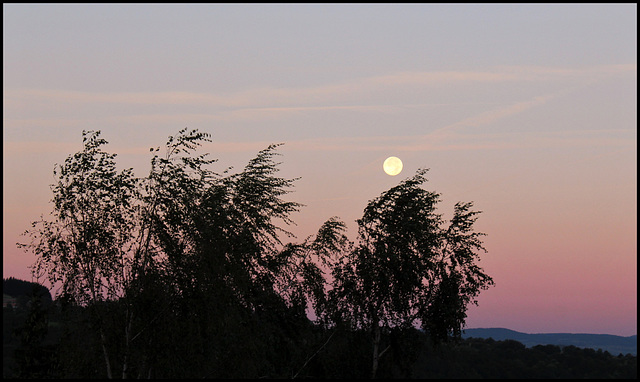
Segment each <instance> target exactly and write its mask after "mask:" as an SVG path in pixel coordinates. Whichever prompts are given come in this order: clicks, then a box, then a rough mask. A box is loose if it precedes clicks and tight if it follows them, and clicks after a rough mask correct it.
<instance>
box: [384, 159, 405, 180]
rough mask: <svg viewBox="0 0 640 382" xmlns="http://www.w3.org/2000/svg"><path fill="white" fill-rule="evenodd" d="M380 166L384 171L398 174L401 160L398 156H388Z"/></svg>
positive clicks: (400, 169)
mask: <svg viewBox="0 0 640 382" xmlns="http://www.w3.org/2000/svg"><path fill="white" fill-rule="evenodd" d="M382 168H383V169H384V172H386V173H387V174H389V175H391V176H394V175H398V174H400V171H402V161H401V160H400V158H396V157H389V158H387V159H385V161H384V163H383V164H382Z"/></svg>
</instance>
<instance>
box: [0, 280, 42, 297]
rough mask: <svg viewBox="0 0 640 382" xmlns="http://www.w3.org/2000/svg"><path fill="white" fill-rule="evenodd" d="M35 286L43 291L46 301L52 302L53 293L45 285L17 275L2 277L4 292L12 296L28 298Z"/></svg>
mask: <svg viewBox="0 0 640 382" xmlns="http://www.w3.org/2000/svg"><path fill="white" fill-rule="evenodd" d="M34 288H36V289H38V290H39V291H40V292H41V293H42V295H43V298H44V299H45V303H49V302H51V293H50V292H49V289H47V287H45V286H44V285H40V284H38V283H32V282H29V281H25V280H20V279H17V278H15V277H9V278H6V279H5V278H3V279H2V293H3V294H6V295H9V296H12V297H24V298H27V297H28V296H29V295H30V294H31V293H32V292H33V289H34Z"/></svg>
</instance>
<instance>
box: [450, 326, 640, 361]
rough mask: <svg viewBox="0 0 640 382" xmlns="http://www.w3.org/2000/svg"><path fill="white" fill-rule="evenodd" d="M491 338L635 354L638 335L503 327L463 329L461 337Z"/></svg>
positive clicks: (529, 345) (531, 344)
mask: <svg viewBox="0 0 640 382" xmlns="http://www.w3.org/2000/svg"><path fill="white" fill-rule="evenodd" d="M470 337H475V338H493V339H494V340H496V341H502V340H516V341H518V342H520V343H522V344H523V345H525V346H527V347H532V346H535V345H558V346H568V345H573V346H576V347H580V348H592V349H596V350H597V349H602V350H606V351H608V352H609V353H611V354H613V355H618V354H620V353H622V354H627V353H630V354H632V355H637V353H638V350H637V349H638V336H637V335H634V336H629V337H623V336H614V335H610V334H583V333H576V334H574V333H539V334H528V333H521V332H516V331H515V330H510V329H503V328H488V329H483V328H479V329H465V330H464V333H462V338H470Z"/></svg>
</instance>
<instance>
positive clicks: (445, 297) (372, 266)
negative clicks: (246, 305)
mask: <svg viewBox="0 0 640 382" xmlns="http://www.w3.org/2000/svg"><path fill="white" fill-rule="evenodd" d="M426 171H427V170H419V171H418V172H417V174H416V175H414V176H413V177H411V178H409V179H407V180H405V181H403V182H401V183H400V184H398V185H397V186H395V187H393V188H391V189H390V190H388V191H386V192H384V193H382V195H381V196H379V197H378V198H375V199H374V200H372V201H370V202H369V204H368V205H367V206H366V208H365V209H364V214H363V217H362V218H361V219H359V220H358V221H357V222H358V227H359V230H358V233H359V236H358V239H359V242H358V244H357V245H356V246H355V248H354V249H353V250H352V251H351V252H349V253H347V254H346V256H344V257H343V258H342V259H340V261H338V262H337V263H336V264H335V266H334V268H333V276H334V283H333V289H332V290H331V292H330V294H331V299H332V301H333V306H332V309H331V310H329V311H328V313H329V314H333V315H334V317H335V319H336V320H339V321H343V322H347V323H349V324H350V325H352V326H353V327H355V328H361V329H364V330H367V331H368V332H369V333H370V334H371V339H372V367H371V376H372V377H375V376H376V373H377V369H378V365H379V361H380V357H382V356H383V355H384V354H385V352H386V351H387V350H388V349H389V348H390V346H389V345H388V344H387V345H386V346H384V344H383V334H387V333H389V331H390V329H391V328H399V329H408V328H411V327H413V326H414V325H416V324H419V325H421V327H422V328H423V329H424V330H425V331H426V332H427V333H428V334H429V335H430V336H431V338H432V339H434V340H444V339H446V338H447V337H448V336H449V335H454V336H459V335H460V330H461V328H462V326H463V325H464V319H465V317H466V313H465V312H466V308H467V305H468V303H469V302H472V301H474V298H475V297H476V296H477V295H478V293H479V292H480V290H481V289H485V288H487V287H488V286H489V285H491V284H492V283H493V281H492V279H491V277H489V276H487V275H486V274H484V273H483V271H482V270H481V269H480V268H479V267H478V266H477V265H476V264H475V261H476V260H477V259H478V254H477V251H478V250H482V249H483V248H482V245H481V241H480V239H479V238H480V236H481V235H482V234H481V233H476V232H473V223H474V221H475V215H476V214H477V213H478V212H474V211H471V210H470V208H471V206H472V204H471V203H466V204H462V203H458V204H456V206H455V210H454V216H453V219H452V220H451V222H450V223H449V226H448V227H442V225H443V223H444V222H443V219H442V217H441V215H439V214H436V212H435V208H436V205H437V203H438V201H439V199H438V196H439V195H438V194H436V193H434V192H430V191H426V190H424V189H422V188H421V187H420V185H421V184H422V183H424V182H425V181H426V178H425V177H424V174H425V173H426Z"/></svg>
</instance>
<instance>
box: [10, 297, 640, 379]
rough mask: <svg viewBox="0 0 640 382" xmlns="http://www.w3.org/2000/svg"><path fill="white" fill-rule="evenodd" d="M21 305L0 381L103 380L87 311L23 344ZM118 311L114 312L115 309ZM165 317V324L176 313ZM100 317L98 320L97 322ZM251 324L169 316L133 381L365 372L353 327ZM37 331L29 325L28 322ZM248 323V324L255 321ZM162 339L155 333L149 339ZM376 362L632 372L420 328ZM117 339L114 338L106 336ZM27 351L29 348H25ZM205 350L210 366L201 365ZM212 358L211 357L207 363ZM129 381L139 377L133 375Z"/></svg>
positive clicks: (481, 372) (431, 372) (387, 373)
mask: <svg viewBox="0 0 640 382" xmlns="http://www.w3.org/2000/svg"><path fill="white" fill-rule="evenodd" d="M39 309H42V308H41V307H34V306H33V305H30V307H29V308H20V307H18V308H13V309H12V308H5V309H4V310H3V345H4V346H3V347H4V352H3V378H16V377H23V378H97V377H100V378H103V377H105V376H106V375H105V373H104V371H103V370H104V366H103V364H104V359H103V357H102V354H101V352H100V351H99V349H98V347H97V345H98V344H97V343H96V341H95V339H94V336H93V335H92V333H93V329H92V328H91V324H90V319H89V314H88V312H86V308H81V307H71V306H64V305H60V304H56V305H54V306H51V307H50V308H48V309H46V310H45V314H44V315H40V316H39V317H40V320H41V321H42V322H44V321H46V322H47V323H48V329H47V331H46V332H42V331H41V332H40V333H39V334H37V333H36V341H32V343H30V344H26V343H25V341H24V338H25V336H24V335H23V331H26V332H31V334H34V333H35V331H34V330H33V328H28V327H25V324H26V322H25V321H26V317H27V316H28V315H31V316H33V312H34V310H39ZM114 311H117V309H114ZM172 316H173V318H171V317H165V318H163V321H165V322H166V323H167V324H168V323H169V322H170V321H172V320H175V319H177V318H178V317H177V315H175V314H172ZM106 318H107V316H105V319H106ZM269 321H270V320H269V319H267V320H263V321H261V322H260V323H259V327H253V328H250V327H248V326H247V325H237V326H236V327H235V328H230V330H232V331H234V330H237V331H238V332H235V333H234V332H229V333H227V335H228V336H229V340H228V342H227V343H226V344H225V345H226V347H225V348H224V349H217V348H216V347H214V346H213V343H212V342H210V343H208V344H207V343H206V342H205V341H204V339H203V338H200V337H199V336H198V335H196V334H195V333H197V332H198V329H197V328H193V327H191V328H190V327H189V326H190V325H191V324H190V323H187V322H185V323H177V322H174V323H173V325H172V326H171V329H172V332H173V333H172V334H171V335H170V336H167V337H165V338H160V337H158V338H156V342H155V346H157V347H158V348H157V349H156V351H154V352H153V353H154V354H155V356H154V359H153V360H149V362H150V363H151V362H152V363H153V365H154V368H153V369H152V370H150V371H148V372H147V373H148V374H147V375H140V376H139V377H149V376H151V377H158V378H159V377H167V378H187V377H196V376H197V377H212V378H213V377H225V378H258V377H269V378H292V377H296V378H358V377H361V376H362V375H367V374H368V372H369V368H370V363H369V362H368V361H370V360H369V357H370V346H371V341H370V339H369V336H368V335H367V333H364V332H362V331H352V330H342V329H337V328H336V329H332V330H327V329H323V328H321V327H318V326H317V325H314V324H313V323H311V322H310V321H305V320H300V321H299V322H298V323H292V322H288V323H286V324H285V323H278V322H274V321H270V322H269ZM34 323H35V324H36V325H34V326H35V327H37V326H38V325H37V320H36V322H33V321H32V322H31V324H32V325H33V324H34ZM256 325H257V323H256ZM162 333H164V335H167V334H168V332H167V331H158V332H156V334H157V335H159V336H163V335H162ZM387 336H388V338H387V339H386V340H388V341H389V343H391V344H392V346H391V347H390V349H389V351H388V353H387V355H385V357H383V358H382V359H381V363H380V368H379V374H378V377H380V378H451V379H457V378H490V379H493V378H636V376H637V357H636V356H633V355H630V354H627V355H622V354H620V355H612V354H610V353H608V352H606V351H604V352H603V351H601V350H597V351H596V350H593V349H582V348H577V347H575V346H565V347H560V346H556V345H537V346H534V347H531V348H526V347H525V346H524V345H523V344H521V343H520V342H517V341H513V340H504V341H494V340H492V339H479V338H467V339H459V340H456V341H449V342H446V343H440V344H438V345H434V344H433V343H432V341H430V340H429V339H428V337H427V335H425V333H424V332H423V331H420V330H417V329H413V330H410V329H409V330H405V331H400V330H394V331H391V332H389V333H388V334H387ZM114 337H116V336H114ZM26 350H28V351H29V352H28V353H26ZM204 354H207V355H208V356H209V357H210V358H209V362H203V361H204V359H203V358H204ZM216 359H220V360H219V361H217V362H212V360H216ZM135 376H136V377H138V375H135Z"/></svg>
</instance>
